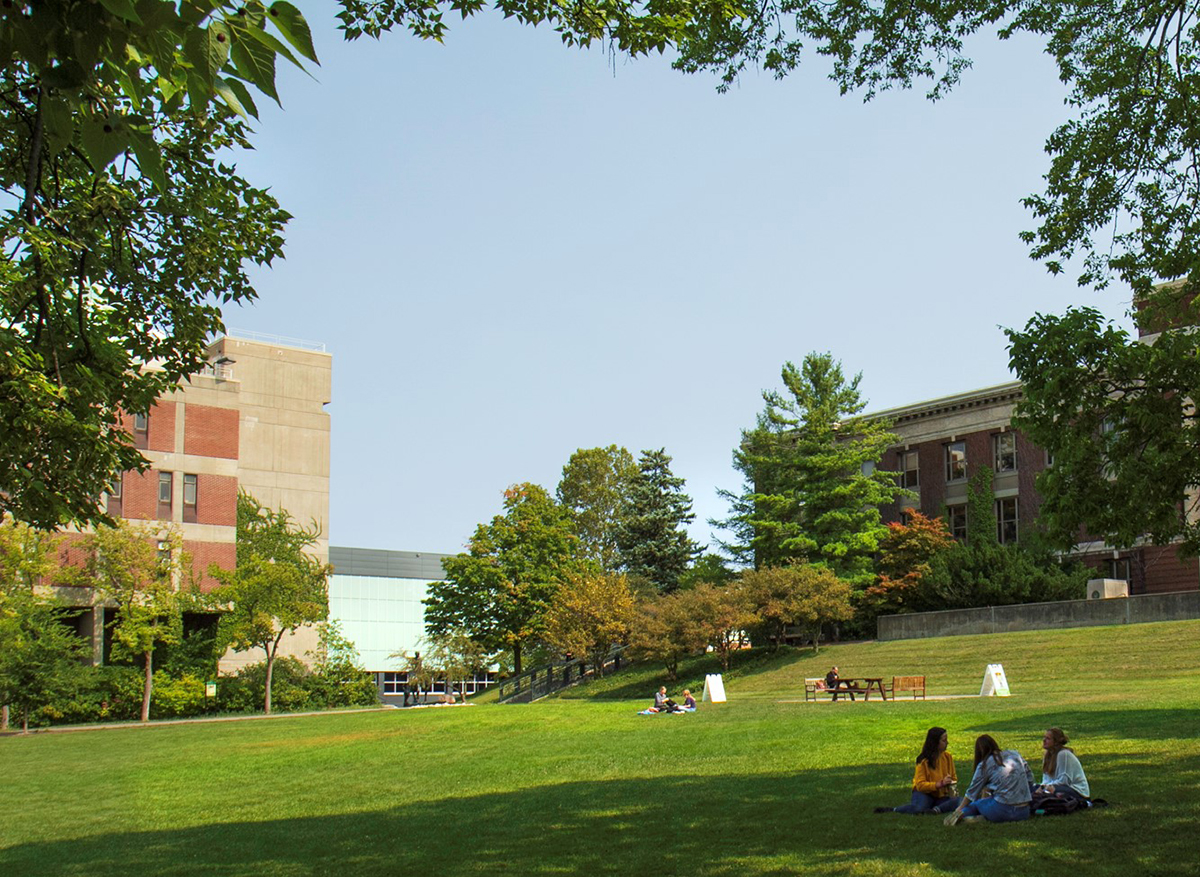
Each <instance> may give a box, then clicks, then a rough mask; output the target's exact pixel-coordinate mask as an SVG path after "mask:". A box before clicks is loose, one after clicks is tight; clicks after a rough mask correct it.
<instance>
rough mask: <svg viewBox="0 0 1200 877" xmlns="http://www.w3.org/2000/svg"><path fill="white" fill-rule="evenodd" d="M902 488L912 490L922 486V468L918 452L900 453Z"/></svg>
mask: <svg viewBox="0 0 1200 877" xmlns="http://www.w3.org/2000/svg"><path fill="white" fill-rule="evenodd" d="M900 486H901V487H906V488H909V489H910V490H911V489H914V488H917V487H920V486H921V475H920V468H919V466H918V458H917V452H916V451H901V452H900Z"/></svg>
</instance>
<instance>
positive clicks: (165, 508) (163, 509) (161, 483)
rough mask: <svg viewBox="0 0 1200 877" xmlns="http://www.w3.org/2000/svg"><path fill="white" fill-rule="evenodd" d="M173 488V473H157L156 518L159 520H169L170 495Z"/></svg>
mask: <svg viewBox="0 0 1200 877" xmlns="http://www.w3.org/2000/svg"><path fill="white" fill-rule="evenodd" d="M174 487H175V479H174V475H173V473H171V472H159V473H158V517H159V519H160V520H164V521H169V520H171V494H172V493H173V492H174Z"/></svg>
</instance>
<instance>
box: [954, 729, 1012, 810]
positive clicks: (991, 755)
mask: <svg viewBox="0 0 1200 877" xmlns="http://www.w3.org/2000/svg"><path fill="white" fill-rule="evenodd" d="M1032 790H1033V771H1031V770H1030V769H1029V765H1028V764H1027V763H1026V761H1025V759H1024V758H1022V757H1021V753H1020V752H1017V751H1015V750H1013V749H1003V750H1002V749H1001V748H1000V744H998V743H997V742H996V741H995V740H993V739H992V738H991V736H989V735H988V734H980V735H979V737H978V738H976V740H975V773H974V774H973V775H972V776H971V785H970V787H968V788H967V793H966V794H965V795H963V797H962V800H960V801H959V802H958V807H957V809H955V811H954V812H953V813H951V814H950V815H949V816H947V817H946V824H947V825H955V824H957V823H958V822H959V820H962V821H964V822H978V821H982V820H985V819H986V820H987V821H988V822H1020V821H1021V820H1022V819H1028V818H1029V816H1030V811H1029V802H1030V800H1031V799H1032V797H1033V793H1032ZM986 791H990V792H991V793H992V794H991V797H988V798H984V797H983V794H984V792H986Z"/></svg>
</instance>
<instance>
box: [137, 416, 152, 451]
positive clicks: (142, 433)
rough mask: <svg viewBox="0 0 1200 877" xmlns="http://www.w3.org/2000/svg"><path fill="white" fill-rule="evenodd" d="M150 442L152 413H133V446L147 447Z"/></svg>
mask: <svg viewBox="0 0 1200 877" xmlns="http://www.w3.org/2000/svg"><path fill="white" fill-rule="evenodd" d="M149 443H150V415H149V414H135V415H133V446H134V447H135V448H145V447H146V446H147V445H149Z"/></svg>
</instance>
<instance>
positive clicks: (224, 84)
mask: <svg viewBox="0 0 1200 877" xmlns="http://www.w3.org/2000/svg"><path fill="white" fill-rule="evenodd" d="M233 82H236V80H230V79H218V80H217V81H216V82H214V83H213V90H214V91H216V93H217V97H219V98H220V99H221V100H223V101H224V102H225V105H226V106H228V107H229V109H231V110H233V111H234V112H235V113H237V114H238V115H239V116H241V117H243V118H247V119H248V118H249V117H250V114H249V112H248V111H247V109H246V107H245V106H243V105H242V101H241V99H240V95H238V94H237V93H235V92H234V90H233V85H232V83H233ZM242 87H243V89H244V88H245V86H242Z"/></svg>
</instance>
